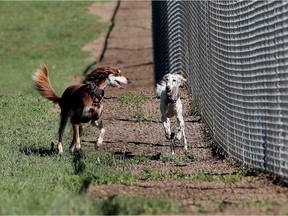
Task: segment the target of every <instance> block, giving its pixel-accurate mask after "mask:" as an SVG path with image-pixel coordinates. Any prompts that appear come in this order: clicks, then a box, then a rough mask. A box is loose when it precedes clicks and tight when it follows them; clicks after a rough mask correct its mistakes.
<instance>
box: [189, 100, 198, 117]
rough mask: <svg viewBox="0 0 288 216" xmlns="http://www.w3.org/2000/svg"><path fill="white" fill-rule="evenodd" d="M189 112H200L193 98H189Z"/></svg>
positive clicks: (192, 113)
mask: <svg viewBox="0 0 288 216" xmlns="http://www.w3.org/2000/svg"><path fill="white" fill-rule="evenodd" d="M190 110H191V111H190V112H191V115H199V114H200V110H199V107H198V104H197V102H196V101H195V100H192V99H191V100H190Z"/></svg>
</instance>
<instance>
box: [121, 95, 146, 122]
mask: <svg viewBox="0 0 288 216" xmlns="http://www.w3.org/2000/svg"><path fill="white" fill-rule="evenodd" d="M145 100H146V98H145V96H144V95H143V94H140V95H133V94H131V93H129V94H127V95H123V96H121V97H120V98H119V99H118V101H119V103H120V105H121V106H122V107H126V108H128V109H129V111H132V113H133V114H132V116H133V118H135V119H136V121H139V122H141V121H144V119H145V118H144V110H143V108H142V103H143V102H144V101H145Z"/></svg>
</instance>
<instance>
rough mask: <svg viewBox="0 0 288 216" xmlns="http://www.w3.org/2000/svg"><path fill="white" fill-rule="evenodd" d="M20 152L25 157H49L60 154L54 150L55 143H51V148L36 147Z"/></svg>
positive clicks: (23, 149) (26, 148)
mask: <svg viewBox="0 0 288 216" xmlns="http://www.w3.org/2000/svg"><path fill="white" fill-rule="evenodd" d="M20 152H21V153H22V154H25V155H38V156H40V157H47V156H52V155H55V154H58V152H57V150H56V149H55V148H54V144H53V143H51V147H50V148H44V147H40V148H36V147H34V146H31V147H25V148H22V149H20Z"/></svg>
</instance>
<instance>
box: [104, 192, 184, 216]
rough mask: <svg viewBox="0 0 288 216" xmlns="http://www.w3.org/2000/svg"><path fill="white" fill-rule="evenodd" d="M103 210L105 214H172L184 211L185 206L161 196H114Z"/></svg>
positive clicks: (105, 204)
mask: <svg viewBox="0 0 288 216" xmlns="http://www.w3.org/2000/svg"><path fill="white" fill-rule="evenodd" d="M102 211H103V214H104V215H140V214H160V213H162V214H163V213H169V214H171V213H181V212H184V211H185V208H183V207H182V206H180V205H177V204H175V203H173V202H171V201H168V200H166V199H161V198H158V199H154V198H153V199H148V198H139V197H136V198H131V197H125V196H121V197H115V196H112V197H109V198H108V199H107V200H105V201H104V202H103V205H102Z"/></svg>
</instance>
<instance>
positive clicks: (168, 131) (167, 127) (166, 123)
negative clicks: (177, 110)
mask: <svg viewBox="0 0 288 216" xmlns="http://www.w3.org/2000/svg"><path fill="white" fill-rule="evenodd" d="M161 121H162V124H163V127H164V130H165V136H166V138H167V139H169V140H170V139H171V129H170V119H169V118H167V117H166V116H162V118H161Z"/></svg>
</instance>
